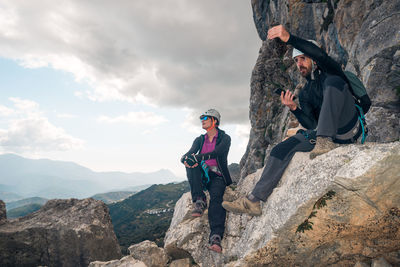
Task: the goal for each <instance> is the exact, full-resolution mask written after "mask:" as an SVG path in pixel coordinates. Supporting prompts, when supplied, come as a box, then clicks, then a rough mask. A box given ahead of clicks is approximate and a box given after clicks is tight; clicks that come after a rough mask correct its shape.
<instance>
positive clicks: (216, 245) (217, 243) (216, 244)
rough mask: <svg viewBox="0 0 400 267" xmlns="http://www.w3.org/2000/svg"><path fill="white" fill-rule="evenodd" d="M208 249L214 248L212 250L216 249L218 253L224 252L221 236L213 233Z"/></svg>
mask: <svg viewBox="0 0 400 267" xmlns="http://www.w3.org/2000/svg"><path fill="white" fill-rule="evenodd" d="M208 249H209V250H212V251H215V252H217V253H222V247H221V236H219V235H212V236H211V237H210V246H209V247H208Z"/></svg>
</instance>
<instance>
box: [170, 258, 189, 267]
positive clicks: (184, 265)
mask: <svg viewBox="0 0 400 267" xmlns="http://www.w3.org/2000/svg"><path fill="white" fill-rule="evenodd" d="M191 266H193V265H192V263H191V260H190V259H189V258H186V259H180V260H174V261H173V262H171V264H170V265H169V267H191Z"/></svg>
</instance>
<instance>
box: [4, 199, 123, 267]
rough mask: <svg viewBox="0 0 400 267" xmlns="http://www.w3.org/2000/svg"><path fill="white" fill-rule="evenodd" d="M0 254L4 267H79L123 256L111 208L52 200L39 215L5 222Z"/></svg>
mask: <svg viewBox="0 0 400 267" xmlns="http://www.w3.org/2000/svg"><path fill="white" fill-rule="evenodd" d="M0 206H1V205H0ZM0 251H1V254H0V266H39V265H44V266H71V267H76V266H87V265H88V264H89V263H90V262H91V261H94V260H111V259H116V258H119V257H120V256H121V252H120V248H119V245H118V242H117V239H116V237H115V234H114V231H113V228H112V224H111V219H110V216H109V213H108V208H107V206H106V205H105V204H104V203H103V202H101V201H97V200H94V199H83V200H77V199H69V200H50V201H48V202H47V203H46V205H44V206H43V207H42V208H41V209H40V210H39V211H38V212H35V213H32V214H30V215H28V216H25V217H23V218H19V219H15V220H10V221H5V222H4V223H3V224H1V225H0Z"/></svg>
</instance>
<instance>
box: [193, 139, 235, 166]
mask: <svg viewBox="0 0 400 267" xmlns="http://www.w3.org/2000/svg"><path fill="white" fill-rule="evenodd" d="M230 146H231V137H230V136H229V135H227V134H224V136H223V138H222V140H221V142H220V143H219V144H217V145H215V149H214V151H212V152H209V153H204V154H198V155H195V157H196V159H197V161H199V162H200V161H203V160H209V159H215V158H217V157H218V156H222V155H224V154H228V152H229V148H230Z"/></svg>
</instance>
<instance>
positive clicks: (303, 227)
mask: <svg viewBox="0 0 400 267" xmlns="http://www.w3.org/2000/svg"><path fill="white" fill-rule="evenodd" d="M335 195H336V192H335V191H332V190H330V191H328V193H326V194H325V195H324V196H322V197H321V198H320V199H318V200H317V202H315V204H314V206H313V210H312V211H311V213H310V215H309V216H308V217H307V219H306V220H305V221H304V222H302V223H301V224H300V225H299V226H297V229H296V233H304V231H307V230H312V229H313V228H312V226H313V224H314V223H313V222H311V221H310V219H311V218H313V217H316V216H317V215H316V214H317V211H316V209H321V208H322V207H325V206H327V204H326V201H327V200H330V199H332V198H333V196H335Z"/></svg>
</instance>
